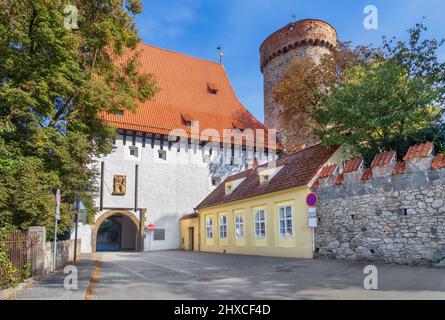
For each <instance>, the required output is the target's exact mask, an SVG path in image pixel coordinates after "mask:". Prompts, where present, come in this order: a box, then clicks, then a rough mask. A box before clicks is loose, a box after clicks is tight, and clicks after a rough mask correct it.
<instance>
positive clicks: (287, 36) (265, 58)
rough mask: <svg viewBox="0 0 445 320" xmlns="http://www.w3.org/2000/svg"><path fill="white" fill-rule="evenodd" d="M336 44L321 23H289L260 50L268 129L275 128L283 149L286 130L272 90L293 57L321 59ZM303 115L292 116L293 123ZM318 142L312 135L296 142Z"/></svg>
mask: <svg viewBox="0 0 445 320" xmlns="http://www.w3.org/2000/svg"><path fill="white" fill-rule="evenodd" d="M336 45H337V32H336V31H335V29H334V28H333V27H332V26H330V25H329V24H328V23H326V22H324V21H321V20H302V21H298V22H295V23H290V24H288V25H287V26H286V27H284V28H282V29H280V30H278V31H276V32H275V33H273V34H272V35H270V36H269V37H268V38H267V39H266V40H265V41H264V42H263V44H262V45H261V47H260V55H261V71H262V72H263V76H264V113H265V124H266V126H267V127H268V128H272V129H276V130H277V131H278V132H279V138H280V141H281V143H282V144H283V146H284V147H285V149H289V147H294V146H287V145H286V128H285V124H284V123H283V121H282V119H281V118H280V114H281V111H282V107H281V106H280V105H279V104H278V103H277V102H276V101H275V100H274V96H273V90H274V88H275V86H276V85H277V84H278V83H279V82H280V81H281V80H282V79H283V78H284V76H285V74H286V72H287V71H288V69H289V66H290V65H291V63H292V61H293V60H294V59H295V58H299V59H307V58H308V59H313V60H314V61H316V62H317V61H319V60H320V58H321V57H322V56H323V55H324V54H326V53H329V52H330V50H332V49H333V48H334V47H335V46H336ZM304 116H305V115H298V114H297V115H295V122H294V123H296V124H300V125H302V124H303V123H304V121H303V117H304ZM317 142H318V141H317V139H316V138H315V137H314V136H313V135H312V134H309V135H304V136H302V137H301V139H299V141H296V143H297V144H299V145H301V146H306V147H310V146H312V145H314V144H316V143H317Z"/></svg>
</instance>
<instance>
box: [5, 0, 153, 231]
mask: <svg viewBox="0 0 445 320" xmlns="http://www.w3.org/2000/svg"><path fill="white" fill-rule="evenodd" d="M67 5H74V6H75V7H76V8H77V11H78V15H77V16H66V15H67V14H68V15H69V13H68V12H67V13H64V11H65V10H66V9H67ZM141 9H142V6H141V3H140V1H139V0H127V1H121V0H77V1H64V0H33V1H22V0H4V1H2V2H1V3H0V35H1V36H0V78H1V81H0V228H2V227H17V228H20V229H26V228H27V227H29V226H30V225H43V226H46V227H47V228H48V229H49V231H51V229H52V225H53V222H54V218H53V216H54V196H53V194H52V193H53V191H54V190H55V189H57V188H59V189H61V190H62V193H63V200H62V201H63V205H62V217H63V220H62V222H61V229H60V233H61V234H63V233H64V232H66V231H67V230H68V228H69V227H70V225H71V223H72V221H73V216H72V215H73V212H72V209H71V204H72V203H73V202H74V200H75V198H76V195H77V194H80V195H81V198H82V200H83V201H84V203H85V204H86V206H87V207H88V208H89V209H90V211H92V208H93V201H92V194H93V193H94V192H95V190H96V186H95V185H94V183H93V181H94V177H95V175H96V174H97V173H96V172H94V171H93V170H91V167H90V164H91V163H92V160H91V159H92V158H93V157H94V156H97V155H101V154H104V153H108V152H110V151H111V150H112V139H113V137H114V134H115V130H114V129H113V128H111V127H109V126H108V125H107V123H106V122H105V121H104V120H103V118H102V117H101V116H100V115H101V113H102V112H110V113H115V112H117V111H121V110H134V109H135V106H136V102H137V101H138V100H140V101H144V100H147V99H150V98H151V97H152V96H153V95H154V93H155V92H156V85H155V83H154V80H153V77H152V76H151V75H149V74H141V73H139V72H138V71H137V70H138V68H137V66H138V60H137V54H134V55H127V52H128V51H129V50H132V49H133V48H134V47H135V45H136V44H137V43H138V42H139V41H140V39H139V37H138V34H137V30H136V27H135V24H134V16H135V15H136V14H138V13H140V12H141ZM69 18H73V19H74V20H73V21H75V20H77V25H78V29H70V28H67V25H66V23H65V22H66V21H67V19H69ZM68 21H69V20H68ZM48 234H51V232H48Z"/></svg>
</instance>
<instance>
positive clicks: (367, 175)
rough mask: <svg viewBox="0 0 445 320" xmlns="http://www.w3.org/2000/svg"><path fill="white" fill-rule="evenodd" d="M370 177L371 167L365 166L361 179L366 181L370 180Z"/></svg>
mask: <svg viewBox="0 0 445 320" xmlns="http://www.w3.org/2000/svg"><path fill="white" fill-rule="evenodd" d="M371 178H372V169H371V168H367V169H366V170H365V172H364V173H363V176H362V180H363V181H368V180H371Z"/></svg>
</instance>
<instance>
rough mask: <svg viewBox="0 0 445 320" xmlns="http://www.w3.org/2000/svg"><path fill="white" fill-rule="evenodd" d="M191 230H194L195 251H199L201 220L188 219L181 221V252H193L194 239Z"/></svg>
mask: <svg viewBox="0 0 445 320" xmlns="http://www.w3.org/2000/svg"><path fill="white" fill-rule="evenodd" d="M190 228H193V234H194V235H193V236H194V239H193V251H199V242H200V240H199V219H198V218H194V219H187V220H181V221H180V236H181V242H180V247H181V250H186V251H191V245H192V239H191V237H190V235H191V234H190Z"/></svg>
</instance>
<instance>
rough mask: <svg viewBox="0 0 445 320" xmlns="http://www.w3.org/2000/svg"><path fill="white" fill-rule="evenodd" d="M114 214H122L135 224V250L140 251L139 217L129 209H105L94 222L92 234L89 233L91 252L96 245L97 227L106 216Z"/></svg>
mask: <svg viewBox="0 0 445 320" xmlns="http://www.w3.org/2000/svg"><path fill="white" fill-rule="evenodd" d="M115 215H122V216H125V217H127V218H129V219H130V220H131V221H132V222H133V223H134V226H135V230H136V237H135V238H136V243H135V249H136V251H141V231H140V226H141V224H140V221H139V219H138V218H137V217H136V216H135V215H134V214H133V213H131V212H130V211H127V210H110V211H107V212H105V213H103V214H102V215H101V216H100V217H99V218H98V219H97V221H96V222H95V224H94V227H93V230H92V235H91V248H92V250H93V252H96V247H97V233H98V232H99V228H100V225H101V224H102V223H103V222H104V221H105V220H107V219H108V218H111V217H112V216H115Z"/></svg>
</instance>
